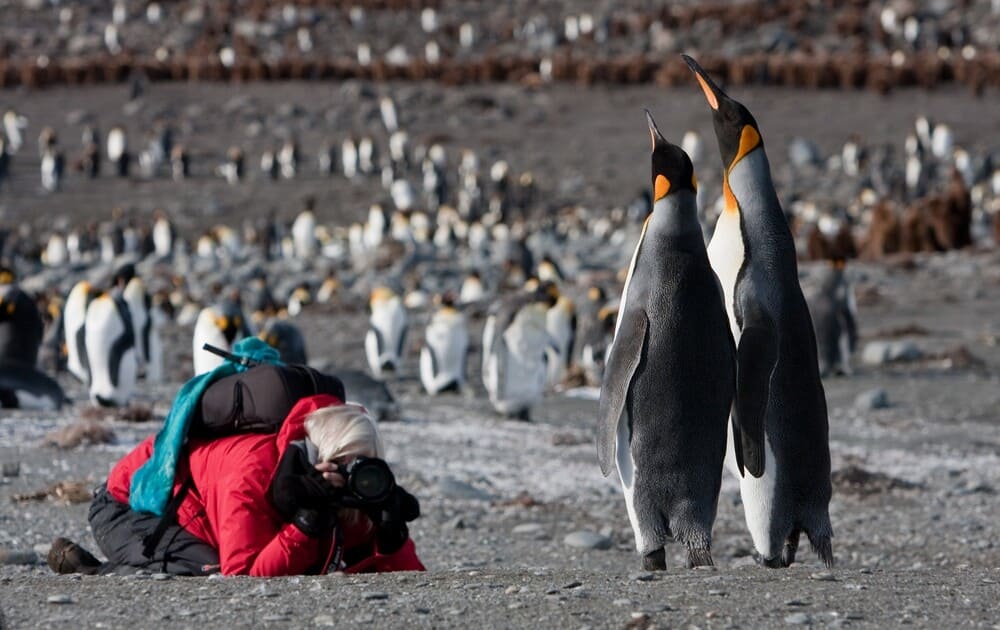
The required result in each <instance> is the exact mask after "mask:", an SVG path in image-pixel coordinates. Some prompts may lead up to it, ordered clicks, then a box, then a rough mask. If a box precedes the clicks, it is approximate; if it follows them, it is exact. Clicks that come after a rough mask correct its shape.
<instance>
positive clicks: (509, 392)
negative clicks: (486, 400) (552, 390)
mask: <svg viewBox="0 0 1000 630" xmlns="http://www.w3.org/2000/svg"><path fill="white" fill-rule="evenodd" d="M515 324H517V319H515ZM503 339H504V346H503V348H502V350H501V351H504V352H505V353H506V354H505V356H504V357H503V358H504V360H505V362H506V365H505V368H504V370H503V373H502V375H498V376H501V377H502V378H503V382H498V383H497V384H498V388H497V395H496V400H495V402H494V406H495V407H497V409H499V410H500V411H501V412H503V413H509V412H512V411H518V410H520V409H524V408H526V407H530V406H531V405H534V404H535V403H536V402H538V400H539V399H540V398H541V397H542V394H543V393H544V392H545V376H546V375H545V354H544V348H545V347H546V346H547V345H548V335H547V334H546V333H545V331H544V329H542V328H540V327H539V328H537V329H536V328H535V327H530V328H529V327H527V326H524V325H512V326H510V327H508V328H507V330H506V331H504V334H503Z"/></svg>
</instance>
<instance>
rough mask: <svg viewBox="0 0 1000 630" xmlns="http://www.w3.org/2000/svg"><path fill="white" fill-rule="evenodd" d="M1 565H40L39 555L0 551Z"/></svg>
mask: <svg viewBox="0 0 1000 630" xmlns="http://www.w3.org/2000/svg"><path fill="white" fill-rule="evenodd" d="M0 564H38V554H36V553H35V552H34V551H24V550H18V549H0Z"/></svg>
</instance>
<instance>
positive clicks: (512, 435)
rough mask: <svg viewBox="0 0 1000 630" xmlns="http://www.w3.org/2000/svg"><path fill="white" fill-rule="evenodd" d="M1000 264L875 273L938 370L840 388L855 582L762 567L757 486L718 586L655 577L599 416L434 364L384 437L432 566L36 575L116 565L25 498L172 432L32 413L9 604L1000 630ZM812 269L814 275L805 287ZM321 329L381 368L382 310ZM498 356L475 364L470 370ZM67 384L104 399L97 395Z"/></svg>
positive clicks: (551, 621) (41, 609)
mask: <svg viewBox="0 0 1000 630" xmlns="http://www.w3.org/2000/svg"><path fill="white" fill-rule="evenodd" d="M998 262H1000V259H998V256H997V254H996V252H980V253H962V254H950V255H946V256H934V257H918V258H917V259H916V260H915V263H914V265H913V266H903V267H900V266H885V265H856V266H853V267H852V268H851V275H852V277H853V279H854V281H855V284H856V287H857V290H858V293H859V297H860V299H859V302H860V303H861V306H860V309H861V310H860V318H859V319H860V324H861V334H862V343H861V347H862V349H863V348H864V346H865V345H866V344H868V343H878V342H882V341H887V340H892V341H901V342H909V343H911V344H913V345H914V346H915V347H916V348H917V349H918V350H919V351H920V352H921V353H922V354H923V358H921V359H919V360H916V361H912V362H907V363H894V364H884V365H859V366H858V367H859V369H858V372H857V374H855V375H854V376H853V377H846V378H836V379H831V380H829V381H828V382H827V383H826V386H827V395H828V399H829V403H830V410H831V450H832V453H833V468H834V475H835V494H834V499H833V502H832V504H831V517H832V519H833V523H834V529H835V532H836V538H835V540H834V550H835V553H836V556H837V561H838V565H837V568H836V569H835V570H833V571H830V572H828V571H825V570H824V569H823V568H822V566H821V565H820V563H819V562H818V561H817V560H816V559H815V558H814V556H813V555H812V554H811V553H810V552H809V551H808V550H807V549H805V548H804V549H803V550H802V551H801V552H800V558H799V560H800V563H799V564H797V565H795V566H793V567H792V568H791V569H790V570H787V571H775V570H767V569H763V568H759V567H756V566H755V565H754V564H753V561H752V559H751V557H750V555H749V554H750V551H751V546H750V540H749V537H748V535H747V533H746V530H745V526H744V524H743V522H742V510H741V507H740V505H739V495H738V489H737V486H736V483H735V481H734V480H733V479H732V478H730V477H728V476H727V477H726V478H725V480H724V483H723V492H722V494H721V496H720V500H719V515H718V519H717V521H716V527H715V534H714V536H715V537H714V540H715V545H714V549H713V552H714V553H713V555H714V557H715V560H716V563H717V565H718V568H717V570H715V571H706V572H702V571H685V570H680V569H678V568H673V569H671V570H670V571H668V572H666V573H664V574H662V575H657V576H654V577H650V576H648V575H644V574H640V573H638V572H637V571H638V567H639V559H638V557H637V556H636V554H635V552H634V550H633V548H632V534H631V530H630V528H629V524H628V519H627V517H626V515H625V510H624V506H623V502H622V499H621V494H620V492H619V491H618V489H617V487H616V485H615V483H614V482H613V481H612V480H609V479H603V478H601V476H600V473H599V470H598V467H597V464H596V460H595V457H594V447H593V437H592V435H593V423H594V417H595V415H596V408H595V403H594V402H593V401H592V400H588V399H586V398H585V397H582V396H580V395H565V394H564V395H552V396H550V397H548V398H547V399H546V400H545V401H544V402H543V403H542V404H541V405H539V407H538V408H537V409H536V410H535V412H534V414H533V416H534V421H533V422H531V423H521V422H514V421H507V420H503V419H499V418H497V417H495V416H494V415H493V414H492V413H491V411H490V410H489V408H488V404H487V403H486V402H485V400H484V399H485V396H484V395H483V392H482V389H481V386H480V385H478V383H476V382H475V375H473V383H474V387H473V388H472V389H471V390H470V392H469V393H467V394H466V395H465V396H445V397H441V398H437V399H430V398H427V397H425V396H423V395H422V394H421V393H420V391H419V389H418V384H417V382H416V379H415V373H416V357H415V356H413V355H411V356H410V357H409V358H408V360H407V363H406V364H405V365H404V368H403V371H402V375H401V377H400V379H399V380H398V381H396V382H394V383H392V387H393V390H394V391H395V393H396V394H397V397H398V399H399V402H400V404H401V408H402V415H403V420H402V421H401V422H397V423H384V424H383V431H384V433H385V437H386V441H387V443H388V448H389V451H388V458H389V460H390V461H391V462H392V463H393V465H394V466H395V467H396V469H397V472H398V474H399V477H400V479H401V482H402V483H403V484H404V485H405V486H407V487H408V488H410V489H411V490H412V491H413V492H414V493H415V494H416V495H417V496H418V497H420V499H421V501H422V504H423V508H424V516H423V517H422V518H421V519H419V520H418V521H417V522H416V523H415V524H414V527H413V528H412V535H413V538H414V539H415V541H416V543H417V547H418V550H419V552H420V554H421V556H422V558H423V559H424V561H425V563H426V564H427V566H428V568H429V572H428V573H426V574H420V575H402V576H397V575H383V576H364V577H334V576H331V577H303V578H290V579H274V580H247V579H242V578H241V579H200V578H198V579H173V580H168V581H160V580H159V577H160V576H152V577H150V576H145V577H130V578H124V577H84V578H78V577H57V576H53V575H52V574H50V573H49V571H48V569H47V568H46V567H45V566H44V564H38V565H32V564H30V561H32V560H33V559H34V554H37V555H38V556H39V557H41V556H44V552H45V550H46V545H47V544H48V543H50V542H51V540H52V538H53V537H55V536H57V535H67V536H69V537H71V538H74V539H76V540H79V541H81V542H83V543H84V544H85V545H88V546H91V547H92V548H93V546H94V543H93V540H92V538H91V537H90V534H89V532H88V531H87V525H86V509H87V508H86V504H85V503H84V504H68V505H67V504H66V503H63V502H61V501H59V500H53V499H46V500H42V501H27V502H17V503H13V502H11V499H12V496H13V495H15V494H20V493H30V492H33V491H37V490H40V489H45V488H47V487H49V486H50V485H51V484H53V483H56V482H59V481H80V482H84V485H85V486H90V485H93V484H95V483H97V482H99V481H100V480H101V479H102V478H103V476H104V475H105V474H106V472H107V470H108V469H109V468H110V467H111V466H112V465H113V463H114V461H115V460H116V459H117V458H118V457H119V456H120V455H122V454H123V453H125V452H126V451H127V450H128V449H130V448H131V447H132V446H133V445H134V444H135V443H136V442H137V441H139V440H140V439H142V437H144V436H145V435H147V434H148V433H149V432H152V431H154V430H155V429H156V428H157V427H158V426H159V424H158V421H156V420H154V421H153V422H152V423H147V424H136V423H131V422H124V421H121V420H106V421H103V422H104V424H105V425H106V426H107V428H110V429H111V430H112V431H113V432H114V434H115V436H116V439H115V441H114V442H113V443H111V444H101V445H90V446H82V447H78V448H74V449H71V450H59V449H56V448H55V447H52V446H44V445H42V444H41V441H42V439H43V437H44V436H45V435H46V434H47V433H48V432H49V431H51V430H53V429H56V428H60V427H64V426H66V425H68V424H70V423H72V422H73V421H75V420H76V419H77V417H78V416H79V414H81V413H83V412H84V409H85V405H84V403H82V402H81V403H78V404H76V405H75V406H74V407H72V408H70V409H68V410H64V411H63V412H60V413H56V412H53V413H37V412H35V413H29V412H23V411H19V412H11V413H9V414H7V415H5V417H4V418H3V420H2V422H0V462H3V463H5V464H8V471H7V472H8V475H10V473H12V472H14V471H13V470H10V468H12V467H13V466H10V465H12V464H14V463H15V462H17V463H19V468H18V470H17V473H18V474H17V475H16V476H8V477H6V478H5V479H4V482H3V485H2V486H0V503H2V504H3V505H5V506H7V507H5V508H4V509H3V511H2V512H0V548H2V549H4V550H5V551H7V552H24V554H23V557H22V562H27V563H22V564H5V565H3V566H0V582H2V583H3V585H4V586H3V589H2V590H0V608H2V610H3V613H4V615H5V618H6V623H8V624H9V625H10V627H14V628H19V627H36V626H37V627H54V626H64V625H73V626H79V625H87V626H98V627H121V626H125V625H136V624H139V625H147V624H155V625H156V626H157V627H161V626H162V627H190V626H192V625H196V624H197V625H199V626H204V627H220V626H223V625H227V626H231V625H234V624H235V625H239V626H244V625H253V626H258V625H269V626H274V627H279V626H280V627H302V626H313V625H323V624H325V623H333V624H337V625H340V624H342V623H343V622H344V620H352V621H353V620H357V621H365V622H366V623H369V624H372V625H374V626H375V627H399V626H403V625H406V626H421V627H424V626H427V627H452V626H463V627H466V626H474V625H489V626H501V627H524V626H527V625H537V626H542V627H552V626H557V625H559V626H566V625H567V624H571V625H574V626H578V627H583V626H596V627H615V626H617V627H622V626H625V625H626V624H629V623H631V624H633V626H631V627H642V626H643V624H647V623H649V624H655V625H658V626H659V625H663V626H680V625H685V626H687V625H696V626H699V627H730V626H745V627H760V626H774V625H782V624H813V625H835V624H848V625H854V626H871V627H886V626H898V625H904V624H911V625H917V626H940V625H941V624H942V623H943V622H951V623H955V622H959V623H961V624H963V625H970V626H973V627H991V626H992V627H996V624H998V623H1000V617H998V616H997V613H996V610H995V606H994V603H995V599H996V596H997V594H998V593H1000V591H998V589H997V586H996V584H997V581H998V580H1000V548H998V546H997V541H998V540H1000V528H998V526H997V513H998V512H997V510H998V505H997V498H996V494H997V491H998V489H1000V424H998V415H997V410H998V409H1000V393H998V392H1000V388H998V387H997V384H998V381H1000V371H998V365H1000V349H998V345H997V341H998V338H1000V328H998V324H997V320H996V318H995V313H996V312H997V308H998V307H1000V289H998V288H1000V264H998ZM812 269H813V267H812V266H810V265H805V266H804V267H803V271H804V274H805V275H806V278H805V280H804V282H805V283H808V282H809V278H808V274H809V272H810V271H811V270H812ZM299 321H300V323H301V325H302V327H303V329H304V330H306V331H307V337H308V338H310V339H316V340H317V342H316V343H317V347H316V349H315V351H314V352H313V354H314V356H315V357H316V358H317V359H318V360H331V359H334V358H336V360H337V361H338V362H341V363H343V364H346V365H360V364H361V361H362V349H361V347H360V344H359V343H357V342H356V341H355V340H356V339H358V338H359V337H358V331H359V330H361V328H362V327H363V326H364V318H363V316H362V315H360V314H350V313H346V314H342V315H340V316H339V317H338V318H336V325H334V318H333V317H331V316H329V315H323V314H317V313H315V312H313V313H310V312H308V311H307V312H306V314H304V315H303V316H302V317H301V318H300V320H299ZM907 331H909V333H910V334H909V335H904V336H902V337H900V336H899V333H900V332H907ZM170 334H172V335H176V339H177V343H175V344H169V346H170V347H171V348H172V349H173V350H172V352H174V353H175V354H174V355H173V360H174V361H176V362H181V361H183V360H185V358H184V351H183V350H178V349H177V348H178V347H183V346H185V345H186V339H187V337H186V336H185V335H188V334H190V333H189V331H184V330H181V329H172V330H171V331H170ZM319 340H322V341H319ZM959 346H964V347H965V348H966V349H967V350H968V351H969V352H970V353H971V359H969V356H967V355H963V354H962V353H961V352H957V351H956V348H958V347H959ZM861 354H862V352H859V356H860V355H861ZM477 358H478V352H474V353H473V356H472V358H471V364H470V365H473V366H474V365H476V363H477ZM857 358H858V357H856V359H857ZM64 385H65V386H66V387H67V389H68V391H69V392H70V394H71V395H72V396H73V397H74V398H75V399H76V400H82V398H83V396H82V391H81V389H80V387H79V385H76V384H74V383H72V382H70V381H64ZM175 387H176V384H174V385H172V386H163V387H161V388H158V389H154V390H151V391H147V392H145V393H144V394H143V396H142V399H143V402H145V403H146V404H148V405H150V406H151V407H152V409H153V411H154V416H155V417H158V418H162V416H163V414H164V413H165V411H166V409H167V406H168V405H169V398H170V396H171V395H172V393H173V391H174V390H175ZM873 389H881V390H882V393H883V395H884V397H885V398H887V400H888V406H887V407H883V408H874V407H878V406H879V405H873V404H870V403H869V402H865V401H870V400H871V399H872V397H870V396H867V393H868V392H870V391H871V390H873ZM570 394H578V392H570ZM575 545H582V546H575ZM669 552H670V556H668V564H669V565H671V566H672V567H680V566H682V564H683V554H682V551H681V550H680V548H678V547H674V548H670V549H669ZM16 560H17V558H16V557H14V556H13V555H8V557H7V561H8V562H13V561H16ZM331 595H332V597H331ZM64 600H65V601H64ZM60 602H64V603H60ZM643 615H646V616H647V617H648V619H647V617H644V616H643ZM100 624H103V626H101V625H100Z"/></svg>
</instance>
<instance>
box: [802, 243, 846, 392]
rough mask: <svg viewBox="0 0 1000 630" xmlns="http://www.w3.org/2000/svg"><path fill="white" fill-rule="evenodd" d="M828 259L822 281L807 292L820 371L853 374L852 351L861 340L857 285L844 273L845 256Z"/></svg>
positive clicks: (821, 372)
mask: <svg viewBox="0 0 1000 630" xmlns="http://www.w3.org/2000/svg"><path fill="white" fill-rule="evenodd" d="M827 263H828V265H827V266H825V267H823V268H822V270H821V272H820V277H819V278H820V282H819V284H818V285H817V286H816V287H815V289H814V290H813V291H812V292H811V293H810V294H808V295H806V298H807V301H808V304H809V312H810V314H811V315H812V320H813V326H814V327H815V330H816V343H817V346H818V350H819V373H820V375H821V376H827V375H829V374H838V373H839V374H844V375H847V376H850V375H851V374H852V373H853V370H852V369H851V353H852V352H854V348H855V346H856V345H857V342H858V328H857V323H856V318H857V305H856V303H855V301H854V289H853V288H852V287H851V285H850V284H849V283H848V281H847V275H846V274H845V273H844V260H843V259H834V260H829V261H827Z"/></svg>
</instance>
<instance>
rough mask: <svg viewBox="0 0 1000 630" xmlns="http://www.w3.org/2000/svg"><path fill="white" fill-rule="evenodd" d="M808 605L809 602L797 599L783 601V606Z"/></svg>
mask: <svg viewBox="0 0 1000 630" xmlns="http://www.w3.org/2000/svg"><path fill="white" fill-rule="evenodd" d="M808 605H809V602H804V601H802V600H799V599H790V600H788V601H787V602H785V606H808Z"/></svg>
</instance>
